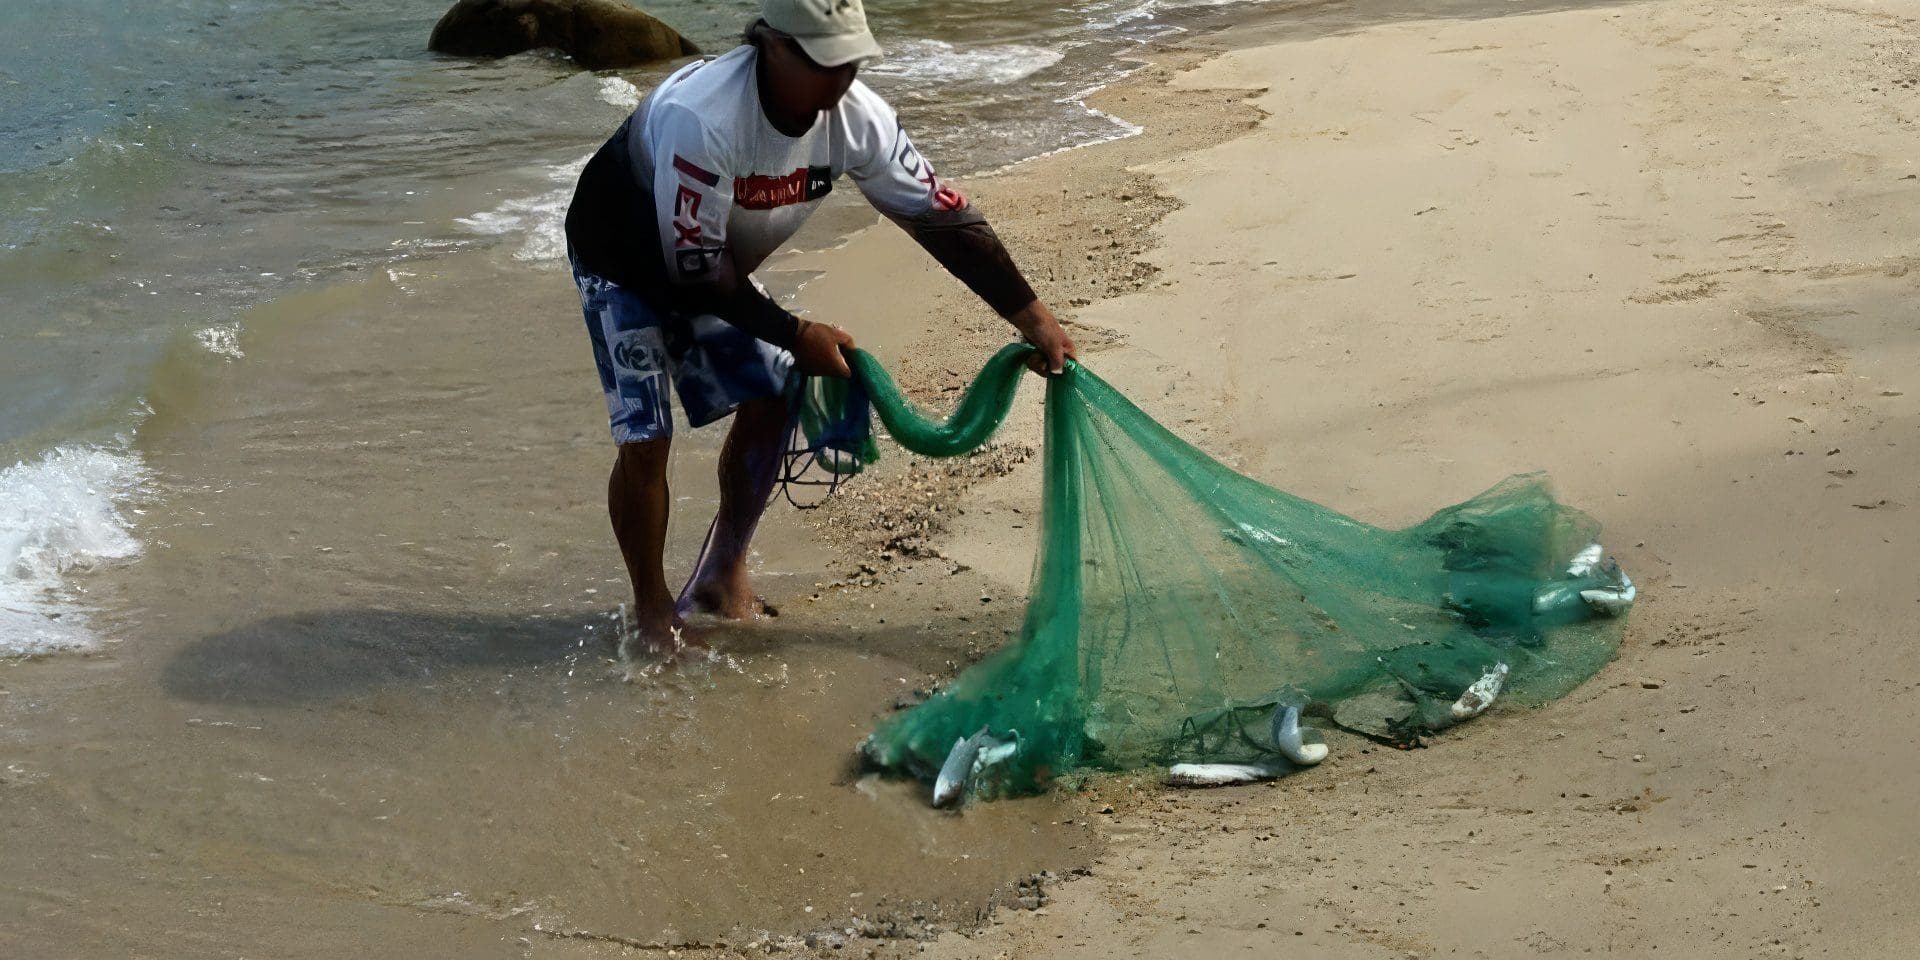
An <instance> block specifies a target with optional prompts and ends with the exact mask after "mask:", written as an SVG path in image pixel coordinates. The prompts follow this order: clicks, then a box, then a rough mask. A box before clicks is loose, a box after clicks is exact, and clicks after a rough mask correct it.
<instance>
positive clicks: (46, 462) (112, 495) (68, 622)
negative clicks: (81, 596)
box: [0, 446, 146, 657]
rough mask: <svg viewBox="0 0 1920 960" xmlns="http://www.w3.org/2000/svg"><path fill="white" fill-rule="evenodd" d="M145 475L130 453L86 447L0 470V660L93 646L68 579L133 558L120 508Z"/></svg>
mask: <svg viewBox="0 0 1920 960" xmlns="http://www.w3.org/2000/svg"><path fill="white" fill-rule="evenodd" d="M145 476H146V470H145V469H144V467H143V466H142V465H141V463H140V461H139V459H138V458H137V457H136V456H134V455H133V454H131V453H126V452H120V451H115V450H109V449H105V448H102V447H92V446H62V447H56V448H54V449H53V450H50V451H48V452H47V453H45V454H44V455H42V456H41V457H40V458H39V459H37V460H33V461H22V462H20V463H16V464H14V465H13V466H12V467H8V468H6V469H5V470H0V656H4V657H20V656H31V655H34V654H40V653H49V652H53V651H58V650H74V649H84V648H86V647H90V646H92V645H93V644H94V642H95V637H94V635H93V633H92V632H91V631H90V630H89V629H88V627H87V623H86V614H85V612H84V611H83V610H82V609H81V607H80V606H79V605H78V603H77V602H76V601H77V599H78V597H77V592H76V591H75V590H74V589H73V587H72V586H71V585H70V584H69V583H68V575H69V574H71V573H73V572H75V571H79V570H85V569H88V568H91V567H94V566H96V565H98V564H100V563H102V562H108V561H114V560H125V559H129V558H131V557H134V556H137V555H138V554H139V553H140V541H138V540H137V539H135V538H134V536H133V534H132V532H131V531H130V530H129V529H128V524H127V519H126V517H125V515H123V514H122V513H121V507H122V505H123V504H124V503H125V501H126V500H128V499H129V498H131V497H132V496H134V495H135V494H136V493H137V491H138V490H139V488H140V484H141V481H142V480H143V479H144V478H145Z"/></svg>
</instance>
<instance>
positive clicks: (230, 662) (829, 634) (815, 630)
mask: <svg viewBox="0 0 1920 960" xmlns="http://www.w3.org/2000/svg"><path fill="white" fill-rule="evenodd" d="M1012 623H1014V624H1017V623H1018V619H1017V617H1016V618H1015V619H1014V620H1013V621H1012ZM614 626H615V624H614V621H613V620H612V619H611V618H610V617H608V616H607V615H606V614H593V613H576V614H566V615H557V616H548V615H541V614H460V613H441V612H428V611H388V610H322V611H314V612H312V613H304V614H298V615H293V616H279V617H270V618H268V619H265V620H260V621H256V622H254V623H249V624H246V625H244V626H241V627H237V628H235V629H233V630H229V631H226V632H224V633H217V634H213V635H210V636H207V637H203V638H201V639H199V640H195V641H193V642H191V643H188V644H187V645H186V646H184V647H182V648H181V649H180V650H179V651H178V652H177V653H175V654H174V655H173V656H172V657H171V658H170V659H168V661H167V663H166V665H165V666H164V667H163V668H162V669H161V673H160V685H161V687H162V688H163V689H164V690H166V692H167V693H168V694H170V695H171V696H174V697H177V698H179V699H182V700H187V701H191V702H195V703H228V704H241V705H258V706H274V705H280V706H289V705H296V704H307V703H324V702H328V701H334V700H342V699H347V698H351V697H355V696H361V695H365V694H368V693H372V692H374V691H376V690H380V689H384V688H387V687H394V686H412V687H416V688H417V687H420V686H423V685H428V684H437V683H443V682H445V683H466V682H472V681H474V680H475V678H484V677H486V676H491V675H497V674H500V673H504V672H508V671H511V670H513V669H514V668H516V667H537V666H540V665H542V664H552V663H558V662H561V661H564V660H566V659H568V658H569V657H578V656H582V655H584V656H586V657H587V658H589V659H591V661H592V662H594V663H595V664H599V663H601V662H602V661H603V660H606V659H610V658H612V657H613V656H614V637H613V630H614ZM994 626H1001V625H1000V624H996V623H988V622H982V620H981V619H980V618H970V620H969V621H965V622H961V621H955V622H953V623H951V624H947V623H942V622H933V623H927V622H923V623H919V624H915V625H907V626H896V625H887V626H884V627H879V628H877V629H867V628H862V629H858V630H850V629H846V628H837V629H836V628H829V627H827V626H823V625H818V624H816V625H811V626H809V627H804V628H803V627H801V626H800V625H798V624H795V625H793V626H785V625H783V624H782V622H781V621H780V620H779V619H773V620H763V621H760V622H758V623H755V624H753V625H751V626H744V627H736V626H731V625H720V626H718V627H716V628H714V629H713V630H712V631H711V633H709V634H708V638H709V640H710V641H711V642H712V645H713V646H714V647H715V648H716V649H719V650H721V651H722V652H725V653H728V654H731V655H735V656H754V655H757V654H761V653H765V652H768V651H771V650H775V649H779V648H780V647H782V646H790V645H796V644H806V645H811V646H826V647H838V648H843V649H852V650H859V651H861V652H868V653H880V654H884V655H888V656H897V657H899V658H900V659H902V660H904V661H906V662H907V663H908V664H909V665H911V666H912V667H914V668H916V669H918V670H921V671H923V672H934V671H945V670H947V669H949V668H948V666H947V664H948V663H949V662H952V661H955V660H958V661H959V662H963V663H964V662H965V661H967V660H970V659H972V657H971V656H969V655H968V653H967V645H966V643H965V639H964V638H966V637H968V636H969V635H970V634H973V633H976V632H977V634H978V635H979V636H980V637H983V638H984V637H993V638H995V639H997V638H998V637H999V636H1000V635H1001V634H1000V631H999V630H992V629H989V628H991V627H994ZM589 628H591V629H589ZM956 638H958V639H956Z"/></svg>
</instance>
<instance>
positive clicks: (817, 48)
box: [760, 0, 880, 67]
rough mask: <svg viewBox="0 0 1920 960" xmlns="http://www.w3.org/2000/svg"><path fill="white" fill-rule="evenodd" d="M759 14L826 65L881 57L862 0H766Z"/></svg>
mask: <svg viewBox="0 0 1920 960" xmlns="http://www.w3.org/2000/svg"><path fill="white" fill-rule="evenodd" d="M760 13H761V16H762V17H764V18H765V19H766V21H767V26H769V27H772V28H774V29H775V30H778V31H780V32H781V33H784V34H786V35H787V36H790V37H792V38H793V39H794V40H796V41H798V42H799V44H800V49H802V50H805V51H806V52H807V57H808V59H811V60H812V61H813V62H814V63H817V64H819V65H821V66H823V67H838V66H841V65H842V64H848V63H853V62H855V61H866V60H878V59H879V58H880V44H878V43H875V42H874V39H873V33H872V31H869V30H868V29H867V11H866V10H865V9H864V8H863V7H861V5H860V0H763V2H762V5H761V8H760Z"/></svg>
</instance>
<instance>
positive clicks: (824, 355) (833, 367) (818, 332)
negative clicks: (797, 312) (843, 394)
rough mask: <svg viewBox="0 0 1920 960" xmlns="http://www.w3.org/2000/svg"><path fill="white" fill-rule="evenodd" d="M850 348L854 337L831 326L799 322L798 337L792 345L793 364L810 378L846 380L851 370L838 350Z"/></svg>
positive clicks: (850, 374)
mask: <svg viewBox="0 0 1920 960" xmlns="http://www.w3.org/2000/svg"><path fill="white" fill-rule="evenodd" d="M851 349H853V335H852V334H850V333H848V332H846V331H845V330H842V329H840V328H839V327H836V326H834V325H833V324H831V323H814V322H813V321H811V320H802V321H800V335H799V337H798V338H797V339H795V341H794V344H793V365H794V367H795V368H797V369H798V370H799V371H800V372H801V373H804V374H806V375H808V376H810V377H839V378H841V379H843V380H844V379H848V378H850V377H852V376H853V370H852V369H850V368H849V367H848V366H847V358H846V356H845V355H843V354H842V353H841V352H840V351H841V350H851Z"/></svg>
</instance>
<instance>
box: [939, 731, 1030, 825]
mask: <svg viewBox="0 0 1920 960" xmlns="http://www.w3.org/2000/svg"><path fill="white" fill-rule="evenodd" d="M1019 749H1020V735H1019V734H1018V733H1014V732H1011V731H1009V739H1006V740H1002V739H1000V738H998V737H996V736H994V735H993V734H991V733H989V732H987V728H986V727H981V728H980V732H979V733H976V734H974V735H973V736H971V737H967V738H965V739H961V740H955V741H954V742H953V750H951V751H950V752H948V754H947V762H946V763H943V764H941V765H940V776H939V777H937V778H935V779H934V781H933V805H934V806H936V807H950V806H952V805H954V804H955V803H958V802H959V801H960V798H961V797H962V796H964V795H965V794H966V792H967V782H968V781H970V780H972V779H973V778H974V777H976V776H979V774H980V771H982V770H985V769H986V768H988V767H990V766H993V765H994V764H996V763H999V762H1000V761H1002V760H1005V759H1007V758H1008V757H1011V756H1013V755H1014V752H1015V751H1017V750H1019Z"/></svg>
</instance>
